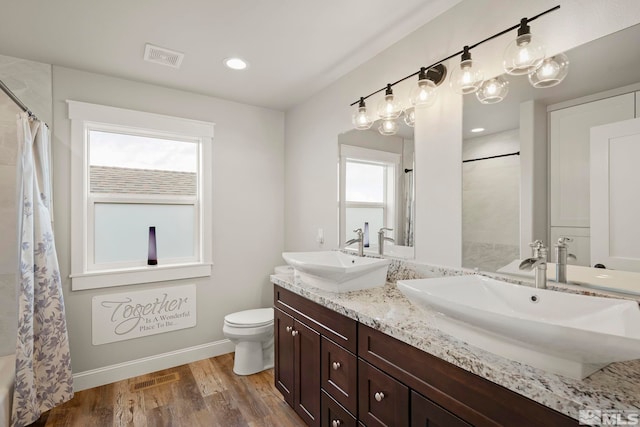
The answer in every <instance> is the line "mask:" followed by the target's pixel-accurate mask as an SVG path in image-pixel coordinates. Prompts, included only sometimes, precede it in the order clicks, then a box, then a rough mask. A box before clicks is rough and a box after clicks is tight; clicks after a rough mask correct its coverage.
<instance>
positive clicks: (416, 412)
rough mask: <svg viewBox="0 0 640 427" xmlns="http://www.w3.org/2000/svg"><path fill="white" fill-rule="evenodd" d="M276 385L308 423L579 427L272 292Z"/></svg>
mask: <svg viewBox="0 0 640 427" xmlns="http://www.w3.org/2000/svg"><path fill="white" fill-rule="evenodd" d="M274 306H275V308H276V310H275V339H276V349H275V356H276V360H275V383H276V387H277V388H278V389H279V390H280V392H282V395H283V396H284V398H285V400H286V401H287V403H289V405H291V406H292V407H293V408H294V409H295V411H296V412H297V413H298V414H299V415H300V417H302V419H303V420H304V421H305V422H306V423H307V424H308V425H309V426H314V427H316V426H323V427H351V426H356V425H357V426H359V427H378V426H394V427H409V426H410V427H467V426H478V427H480V426H487V427H489V426H490V427H497V426H507V427H511V426H518V427H526V426H536V427H539V426H554V427H563V426H578V421H577V420H575V419H573V418H570V417H568V416H566V415H563V414H561V413H559V412H557V411H554V410H552V409H550V408H548V407H546V406H544V405H541V404H539V403H537V402H534V401H533V400H531V399H527V398H526V397H523V396H522V395H520V394H517V393H515V392H513V391H511V390H508V389H506V388H505V387H502V386H500V385H497V384H495V383H493V382H491V381H489V380H486V379H484V378H482V377H480V376H477V375H475V374H472V373H470V372H468V371H466V370H464V369H461V368H459V367H457V366H455V365H452V364H451V363H448V362H445V361H444V360H442V359H440V358H438V357H435V356H433V355H431V354H429V353H426V352H424V351H422V350H419V349H418V348H416V347H413V346H411V345H409V344H406V343H404V342H401V341H399V340H397V339H395V338H392V337H390V336H389V335H386V334H384V333H382V332H380V331H377V330H375V329H373V328H371V327H369V326H366V325H363V324H361V323H358V322H357V321H355V320H353V319H349V318H347V317H346V316H343V315H341V314H339V313H337V312H335V311H332V310H330V309H328V308H326V307H323V306H321V305H319V304H316V303H314V302H312V301H310V300H308V299H306V298H304V297H301V296H299V295H297V294H295V293H293V292H290V291H288V290H285V289H283V288H281V287H279V286H277V285H276V286H275V287H274Z"/></svg>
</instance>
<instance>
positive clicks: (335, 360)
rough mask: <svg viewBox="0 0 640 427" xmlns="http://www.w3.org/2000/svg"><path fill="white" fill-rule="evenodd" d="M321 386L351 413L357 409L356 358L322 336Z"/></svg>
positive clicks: (354, 412)
mask: <svg viewBox="0 0 640 427" xmlns="http://www.w3.org/2000/svg"><path fill="white" fill-rule="evenodd" d="M321 360H322V388H323V389H324V390H325V391H326V392H327V393H329V394H330V395H331V397H333V398H334V399H335V400H336V401H338V403H340V404H341V405H342V406H344V407H345V408H346V409H347V410H348V411H350V412H351V413H352V414H356V413H357V412H356V411H357V409H358V396H357V390H358V359H357V358H356V356H355V355H353V354H351V353H349V352H348V351H347V350H345V349H344V348H342V347H340V346H339V345H337V344H336V343H334V342H333V341H331V340H329V339H328V338H325V337H322V357H321Z"/></svg>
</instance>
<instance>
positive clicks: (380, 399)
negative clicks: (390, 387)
mask: <svg viewBox="0 0 640 427" xmlns="http://www.w3.org/2000/svg"><path fill="white" fill-rule="evenodd" d="M373 397H375V399H376V400H377V401H378V402H382V399H384V393H383V392H381V391H379V392H377V393H376V394H374V395H373Z"/></svg>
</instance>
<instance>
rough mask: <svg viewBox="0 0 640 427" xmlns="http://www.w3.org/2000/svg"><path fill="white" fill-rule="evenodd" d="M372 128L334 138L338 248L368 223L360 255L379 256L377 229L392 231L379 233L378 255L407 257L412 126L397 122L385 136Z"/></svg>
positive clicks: (411, 223) (411, 220)
mask: <svg viewBox="0 0 640 427" xmlns="http://www.w3.org/2000/svg"><path fill="white" fill-rule="evenodd" d="M378 124H379V123H376V125H378ZM376 128H377V126H372V129H370V130H364V131H362V130H351V131H348V132H345V133H342V134H340V135H338V152H339V155H340V157H339V158H338V163H339V168H338V169H339V176H338V201H339V203H338V207H339V209H338V213H339V215H338V217H339V230H340V231H339V239H340V246H341V247H345V242H346V241H347V240H351V239H353V238H356V235H355V233H353V230H354V229H357V228H364V223H365V222H368V223H369V243H370V247H369V248H365V252H367V253H370V254H379V248H378V231H379V230H380V229H381V228H382V227H385V228H392V229H393V230H392V231H391V230H385V233H384V237H385V238H387V240H385V244H384V251H383V252H384V255H387V256H391V257H398V258H413V257H414V251H413V229H414V223H415V198H414V182H413V169H414V151H415V150H414V140H413V128H412V127H409V126H407V125H406V124H405V123H404V122H403V121H400V122H399V123H398V132H397V133H396V134H395V135H391V136H389V135H381V134H380V133H379V132H378V131H376V130H375V129H376ZM349 248H350V249H351V248H353V249H354V250H355V249H357V245H355V244H353V245H352V246H349Z"/></svg>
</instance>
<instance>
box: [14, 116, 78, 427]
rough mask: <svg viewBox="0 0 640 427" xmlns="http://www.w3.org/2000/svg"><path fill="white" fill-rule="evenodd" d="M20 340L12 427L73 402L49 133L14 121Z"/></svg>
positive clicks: (33, 123) (21, 120)
mask: <svg viewBox="0 0 640 427" xmlns="http://www.w3.org/2000/svg"><path fill="white" fill-rule="evenodd" d="M18 144H19V146H20V147H19V157H18V206H19V208H18V211H19V216H18V243H19V248H18V249H19V251H20V256H19V260H20V271H19V274H18V277H19V280H18V282H19V288H18V340H17V344H16V379H15V390H14V394H13V410H12V411H13V413H12V417H11V424H12V426H13V427H22V426H25V425H28V424H31V423H33V422H34V421H36V420H37V419H38V418H39V417H40V414H41V413H42V412H45V411H47V410H49V409H51V408H53V407H54V406H56V405H59V404H61V403H63V402H66V401H67V400H69V399H71V398H72V397H73V378H72V374H71V358H70V355H69V340H68V337H67V326H66V320H65V310H64V301H63V296H62V287H61V281H60V270H59V268H58V258H57V255H56V250H55V244H54V240H53V228H52V226H51V214H50V208H51V178H50V171H49V153H50V147H49V131H48V129H47V127H46V125H45V124H44V123H43V122H40V121H32V120H30V118H29V116H28V115H27V114H26V113H21V114H20V115H19V116H18Z"/></svg>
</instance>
